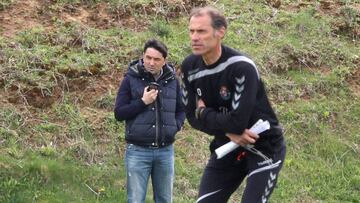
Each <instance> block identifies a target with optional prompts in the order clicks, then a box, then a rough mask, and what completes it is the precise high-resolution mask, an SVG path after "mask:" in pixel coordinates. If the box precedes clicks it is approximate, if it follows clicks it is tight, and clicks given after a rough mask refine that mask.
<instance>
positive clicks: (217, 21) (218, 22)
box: [189, 6, 227, 30]
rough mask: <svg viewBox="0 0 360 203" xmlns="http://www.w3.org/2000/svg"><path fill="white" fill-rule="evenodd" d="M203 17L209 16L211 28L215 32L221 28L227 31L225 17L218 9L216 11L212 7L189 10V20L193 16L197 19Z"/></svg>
mask: <svg viewBox="0 0 360 203" xmlns="http://www.w3.org/2000/svg"><path fill="white" fill-rule="evenodd" d="M204 15H209V16H210V18H211V26H212V27H213V28H214V29H215V30H219V29H221V28H222V27H224V28H225V29H227V22H226V18H225V16H224V15H223V14H222V13H221V12H220V11H219V10H218V9H216V8H214V7H212V6H205V7H197V8H193V9H192V10H191V13H190V17H189V20H190V19H191V18H192V17H193V16H195V17H198V16H204Z"/></svg>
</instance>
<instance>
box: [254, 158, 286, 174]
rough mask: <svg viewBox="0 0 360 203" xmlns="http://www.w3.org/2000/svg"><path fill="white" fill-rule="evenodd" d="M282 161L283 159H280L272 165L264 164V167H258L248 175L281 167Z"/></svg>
mask: <svg viewBox="0 0 360 203" xmlns="http://www.w3.org/2000/svg"><path fill="white" fill-rule="evenodd" d="M280 163H281V160H279V161H278V162H276V163H273V164H271V165H268V166H264V167H262V168H258V169H256V170H254V171H253V172H251V173H250V174H249V175H248V177H250V176H252V175H254V174H255V173H260V172H262V171H266V170H270V169H273V168H276V167H279V165H280Z"/></svg>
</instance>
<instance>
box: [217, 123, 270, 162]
mask: <svg viewBox="0 0 360 203" xmlns="http://www.w3.org/2000/svg"><path fill="white" fill-rule="evenodd" d="M268 129H270V123H269V121H263V120H261V119H259V120H258V121H257V122H256V123H255V124H254V125H253V126H252V127H251V128H250V131H251V132H253V133H255V134H260V133H262V132H264V131H266V130H268ZM238 147H239V145H238V144H236V143H235V142H233V141H230V142H228V143H226V144H224V145H223V146H221V147H219V148H217V149H216V150H215V153H216V155H217V159H221V158H223V157H224V156H225V155H227V154H228V153H229V152H231V151H233V150H234V149H236V148H238Z"/></svg>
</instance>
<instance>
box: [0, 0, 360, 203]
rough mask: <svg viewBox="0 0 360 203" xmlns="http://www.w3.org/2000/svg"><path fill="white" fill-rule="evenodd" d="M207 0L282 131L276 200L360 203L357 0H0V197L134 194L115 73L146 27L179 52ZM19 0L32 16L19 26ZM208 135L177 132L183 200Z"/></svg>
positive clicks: (178, 193) (195, 182)
mask: <svg viewBox="0 0 360 203" xmlns="http://www.w3.org/2000/svg"><path fill="white" fill-rule="evenodd" d="M24 2H25V3H27V4H24ZM279 2H280V3H279ZM205 4H210V5H215V6H216V7H218V8H220V9H222V10H224V12H225V14H226V16H228V18H229V30H228V33H227V35H226V38H225V42H224V43H225V44H227V45H229V46H231V47H234V48H236V49H238V50H241V51H243V52H245V53H247V54H248V55H250V56H251V57H252V58H254V60H255V62H256V63H257V64H258V66H259V70H260V74H261V77H262V78H263V80H264V81H265V83H266V87H267V91H268V95H269V97H270V99H271V102H272V105H273V107H274V108H275V110H276V112H277V114H278V117H279V119H280V121H281V123H282V124H283V125H284V127H285V129H286V133H285V137H286V142H287V157H286V160H285V164H284V168H283V170H282V172H281V174H280V178H279V183H278V185H277V188H276V190H275V191H274V193H273V195H272V197H271V199H270V202H286V203H287V202H360V158H359V157H360V128H359V124H358V123H360V82H359V81H360V68H359V67H360V43H359V36H360V2H359V1H356V0H355V1H350V0H337V1H291V0H281V1H271V0H269V1H248V0H222V1H216V3H215V4H214V3H212V2H210V1H205V0H197V1H188V0H177V1H171V0H165V1H147V0H132V1H115V0H105V1H100V0H81V1H80V0H79V1H68V0H56V1H40V0H39V1H36V0H28V1H16V0H0V34H1V35H0V75H1V77H0V87H1V88H0V202H14V203H15V202H16V203H17V202H44V203H45V202H51V203H53V202H86V203H88V202H126V190H125V188H126V185H125V184H126V180H125V177H126V175H125V172H124V162H123V158H124V145H125V141H124V123H121V122H117V121H116V120H115V119H114V117H113V113H112V108H113V105H114V99H115V96H116V92H117V88H118V85H119V82H120V81H121V79H122V75H123V73H124V72H125V71H126V68H127V67H126V65H127V63H128V62H129V61H130V60H131V59H134V58H137V57H138V56H139V54H141V49H142V45H143V43H144V42H145V40H147V39H148V38H153V37H155V38H158V39H161V40H162V41H164V42H165V43H166V44H167V45H168V48H169V50H170V61H171V62H172V63H176V64H179V63H181V61H182V59H183V58H184V57H185V56H186V55H187V54H189V53H190V52H191V50H190V47H189V39H188V31H187V13H188V12H189V11H190V9H191V7H193V6H197V5H205ZM24 5H26V6H24ZM29 5H30V6H29ZM17 11H32V12H27V13H28V15H29V16H28V18H30V19H32V20H33V24H32V25H33V26H31V27H28V26H29V24H31V23H30V22H27V21H26V20H25V21H24V22H26V23H24V24H23V25H22V27H23V28H26V29H21V26H18V27H15V28H16V29H15V31H14V29H13V28H14V27H12V26H15V25H17V24H16V23H15V24H12V23H10V20H11V19H12V18H9V16H11V14H13V15H15V14H16V15H20V14H21V12H17ZM98 11H99V12H98ZM1 17H2V18H1ZM13 17H14V16H13ZM16 19H17V21H16V22H17V23H19V22H21V21H22V19H26V18H24V17H23V16H17V18H16ZM35 22H36V23H35ZM210 141H211V137H210V136H207V135H205V134H203V133H201V132H198V131H195V130H193V129H192V128H191V127H190V126H189V124H188V123H186V124H185V126H184V129H183V131H181V132H180V133H178V135H177V140H176V142H175V146H176V160H175V162H176V163H175V168H176V179H175V187H174V190H175V192H174V202H176V203H177V202H179V203H183V202H195V201H196V196H197V189H198V186H199V181H200V178H201V174H202V170H203V168H204V166H205V164H206V161H207V158H208V155H209V152H208V144H209V142H210ZM243 187H244V186H243V185H242V187H241V188H239V189H238V190H237V191H236V193H235V194H234V195H233V196H232V197H231V200H230V201H229V202H240V199H241V191H242V189H243ZM151 193H152V191H151V186H149V189H148V196H147V202H152V199H151Z"/></svg>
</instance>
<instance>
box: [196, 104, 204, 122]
mask: <svg viewBox="0 0 360 203" xmlns="http://www.w3.org/2000/svg"><path fill="white" fill-rule="evenodd" d="M204 110H205V107H203V106H202V107H198V108H196V109H195V118H196V119H198V120H199V119H200V118H201V114H202V113H203V112H204Z"/></svg>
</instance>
